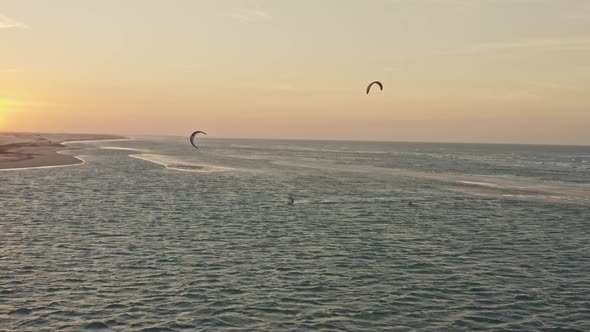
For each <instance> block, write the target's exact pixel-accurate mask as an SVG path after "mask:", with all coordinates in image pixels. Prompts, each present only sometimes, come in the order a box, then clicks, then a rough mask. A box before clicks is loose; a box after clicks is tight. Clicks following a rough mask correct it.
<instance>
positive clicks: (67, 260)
mask: <svg viewBox="0 0 590 332" xmlns="http://www.w3.org/2000/svg"><path fill="white" fill-rule="evenodd" d="M71 145H72V146H76V147H79V148H80V149H78V150H73V151H68V152H66V153H69V154H73V155H76V156H79V157H80V158H82V159H83V160H84V161H85V163H84V164H82V165H79V166H70V167H60V168H47V169H28V170H18V171H2V172H0V189H1V190H0V206H1V215H0V330H8V331H12V330H16V331H29V330H30V331H33V330H60V331H80V330H84V329H89V330H100V329H102V330H113V331H116V330H118V331H180V330H188V331H192V330H208V331H210V330H214V331H223V330H231V331H240V330H243V331H307V330H314V331H380V330H399V331H411V330H420V331H474V330H493V331H496V330H497V331H500V330H502V331H507V330H512V331H539V330H549V331H565V330H568V331H576V330H577V331H590V147H549V146H517V145H461V144H412V143H367V142H365V143H361V142H319V141H315V142H314V141H264V140H214V139H203V140H202V141H201V149H199V150H196V149H194V148H192V147H191V146H190V144H189V143H188V142H187V140H186V139H185V138H138V139H132V140H121V141H103V142H86V143H71ZM289 197H293V198H294V199H295V204H293V205H288V204H287V201H288V199H289ZM409 202H413V205H409Z"/></svg>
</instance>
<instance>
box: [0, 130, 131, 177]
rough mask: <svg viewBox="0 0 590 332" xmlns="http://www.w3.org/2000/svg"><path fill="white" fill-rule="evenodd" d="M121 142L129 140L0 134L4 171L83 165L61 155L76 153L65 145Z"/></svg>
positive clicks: (85, 136) (104, 136)
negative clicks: (76, 142)
mask: <svg viewBox="0 0 590 332" xmlns="http://www.w3.org/2000/svg"><path fill="white" fill-rule="evenodd" d="M121 138H125V137H122V136H115V135H98V134H33V133H0V170H5V169H14V168H29V167H44V166H61V165H73V164H80V163H82V162H83V161H82V160H80V159H78V158H75V157H73V156H68V155H65V154H61V153H58V152H59V151H63V150H71V149H74V148H72V147H68V146H65V145H63V143H64V142H68V141H89V140H107V139H121Z"/></svg>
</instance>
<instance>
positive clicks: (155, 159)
mask: <svg viewBox="0 0 590 332" xmlns="http://www.w3.org/2000/svg"><path fill="white" fill-rule="evenodd" d="M129 157H131V158H135V159H140V160H143V161H147V162H150V163H154V164H157V165H161V166H164V167H166V168H167V169H170V170H174V171H181V172H197V173H215V172H227V171H233V170H235V168H231V167H223V166H214V165H207V164H201V165H198V164H192V163H186V162H183V161H181V160H178V159H175V158H174V157H171V156H163V155H159V154H146V153H141V154H131V155H129Z"/></svg>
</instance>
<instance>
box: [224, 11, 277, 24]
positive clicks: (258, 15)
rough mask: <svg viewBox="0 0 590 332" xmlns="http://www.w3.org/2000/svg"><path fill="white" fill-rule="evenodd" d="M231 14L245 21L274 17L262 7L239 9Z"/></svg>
mask: <svg viewBox="0 0 590 332" xmlns="http://www.w3.org/2000/svg"><path fill="white" fill-rule="evenodd" d="M230 16H231V17H233V18H235V19H238V20H240V21H244V22H252V21H260V20H270V19H272V16H271V15H270V13H268V12H266V11H263V10H260V9H238V10H235V11H234V12H233V13H232V14H231V15H230Z"/></svg>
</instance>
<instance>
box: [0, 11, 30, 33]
mask: <svg viewBox="0 0 590 332" xmlns="http://www.w3.org/2000/svg"><path fill="white" fill-rule="evenodd" d="M26 27H27V25H26V24H24V23H22V22H19V21H16V20H13V19H11V18H10V17H7V16H4V15H2V14H0V29H18V28H21V29H22V28H26Z"/></svg>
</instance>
